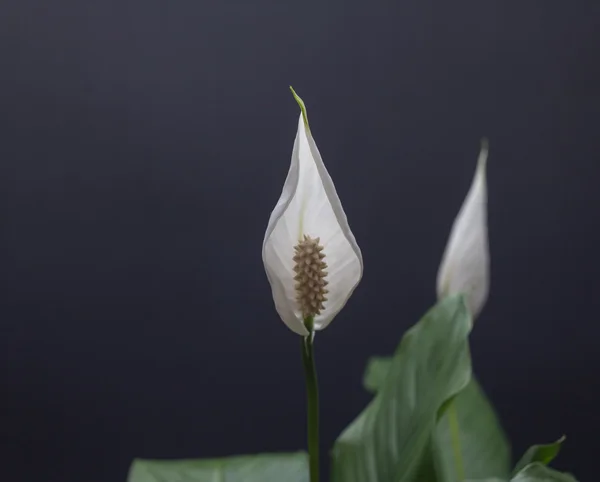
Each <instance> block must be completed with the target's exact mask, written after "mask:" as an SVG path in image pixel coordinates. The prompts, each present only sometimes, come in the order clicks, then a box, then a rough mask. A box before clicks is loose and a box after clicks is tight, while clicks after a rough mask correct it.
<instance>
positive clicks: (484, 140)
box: [481, 137, 490, 151]
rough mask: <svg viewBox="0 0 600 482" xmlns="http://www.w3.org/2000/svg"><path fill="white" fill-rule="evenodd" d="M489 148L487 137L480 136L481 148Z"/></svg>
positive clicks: (484, 149) (485, 149)
mask: <svg viewBox="0 0 600 482" xmlns="http://www.w3.org/2000/svg"><path fill="white" fill-rule="evenodd" d="M489 148H490V141H489V140H488V138H487V137H482V138H481V150H482V151H488V150H489Z"/></svg>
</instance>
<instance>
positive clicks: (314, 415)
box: [302, 323, 319, 482]
mask: <svg viewBox="0 0 600 482" xmlns="http://www.w3.org/2000/svg"><path fill="white" fill-rule="evenodd" d="M307 324H308V323H307ZM310 328H311V329H310V330H309V331H310V334H309V335H308V336H305V337H303V338H302V361H303V363H304V374H305V376H306V401H307V407H308V408H307V412H308V456H309V464H310V482H319V389H318V386H317V370H316V368H315V352H314V336H315V335H314V331H313V330H312V327H310Z"/></svg>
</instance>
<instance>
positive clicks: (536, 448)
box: [513, 436, 565, 474]
mask: <svg viewBox="0 0 600 482" xmlns="http://www.w3.org/2000/svg"><path fill="white" fill-rule="evenodd" d="M564 441H565V437H564V436H562V437H561V438H559V439H558V440H557V441H556V442H554V443H551V444H545V445H533V446H531V447H529V449H527V452H525V454H524V455H523V457H521V460H519V462H517V465H516V466H515V470H514V472H513V473H514V474H516V473H517V472H519V471H520V470H521V469H522V468H523V467H525V466H526V465H529V464H531V463H533V462H540V463H542V464H544V465H548V464H549V463H550V462H552V461H553V460H554V459H555V458H556V456H557V455H558V453H559V452H560V448H561V446H562V444H563V442H564Z"/></svg>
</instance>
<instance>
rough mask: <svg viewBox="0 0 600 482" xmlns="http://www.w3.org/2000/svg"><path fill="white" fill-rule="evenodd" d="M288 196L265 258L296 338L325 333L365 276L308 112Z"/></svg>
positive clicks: (275, 216) (278, 209) (278, 304)
mask: <svg viewBox="0 0 600 482" xmlns="http://www.w3.org/2000/svg"><path fill="white" fill-rule="evenodd" d="M292 93H293V94H294V98H295V99H296V101H297V102H298V104H299V105H300V109H301V114H300V118H299V120H298V132H297V134H296V140H295V142H294V149H293V152H292V162H291V165H290V169H289V171H288V175H287V178H286V180H285V184H284V185H283V192H282V193H281V197H280V198H279V201H278V202H277V204H276V205H275V208H274V209H273V212H272V213H271V217H270V219H269V225H268V227H267V231H266V233H265V238H264V241H263V248H262V257H263V263H264V265H265V271H266V273H267V278H268V279H269V283H270V285H271V290H272V293H273V300H274V302H275V308H276V309H277V312H278V313H279V316H280V317H281V319H282V320H283V321H284V322H285V324H286V325H287V326H288V327H289V328H290V329H291V330H292V331H294V332H295V333H297V334H299V335H303V336H307V335H308V334H309V329H308V328H307V323H308V324H311V325H312V326H313V327H314V329H315V330H322V329H323V328H325V327H326V326H327V325H328V324H329V323H330V322H331V320H332V319H333V318H334V317H335V316H336V315H337V313H338V312H339V311H340V310H341V309H342V308H343V307H344V305H345V304H346V301H347V300H348V298H349V297H350V295H351V294H352V292H353V291H354V289H355V288H356V286H357V285H358V282H359V281H360V279H361V277H362V272H363V260H362V254H361V252H360V248H359V247H358V245H357V244H356V240H355V239H354V235H353V234H352V232H351V231H350V227H349V226H348V221H347V219H346V214H345V213H344V210H343V208H342V204H341V203H340V199H339V198H338V195H337V193H336V190H335V186H334V185H333V181H332V180H331V177H330V176H329V173H328V172H327V169H326V168H325V165H324V164H323V160H322V159H321V155H320V154H319V150H318V149H317V145H316V144H315V141H314V140H313V137H312V134H311V132H310V128H309V125H308V118H307V115H306V108H305V106H304V103H303V102H302V99H300V97H298V96H297V95H296V93H295V92H294V90H293V89H292Z"/></svg>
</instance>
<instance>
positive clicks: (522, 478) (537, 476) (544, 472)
mask: <svg viewBox="0 0 600 482" xmlns="http://www.w3.org/2000/svg"><path fill="white" fill-rule="evenodd" d="M511 482H577V479H576V478H575V477H573V476H572V475H570V474H565V473H562V472H558V471H556V470H553V469H551V468H550V467H546V466H545V465H544V464H542V463H541V462H534V463H532V464H529V465H528V466H527V467H525V468H524V469H523V470H521V471H520V472H519V473H518V474H517V475H515V476H514V477H513V479H512V481H511Z"/></svg>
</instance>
